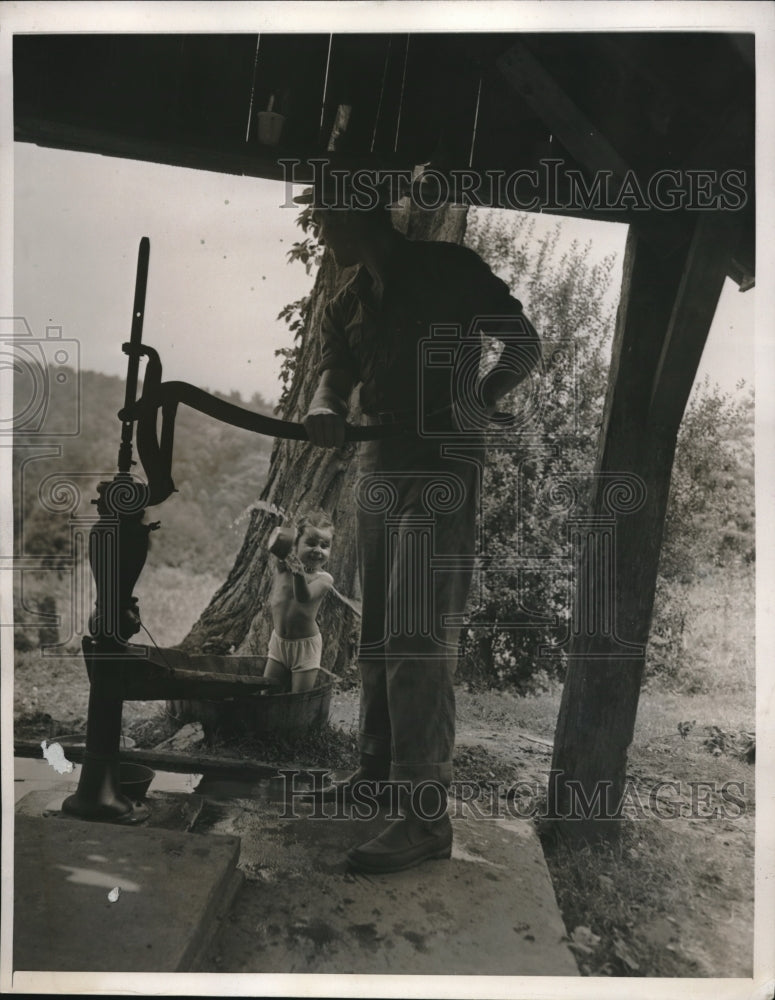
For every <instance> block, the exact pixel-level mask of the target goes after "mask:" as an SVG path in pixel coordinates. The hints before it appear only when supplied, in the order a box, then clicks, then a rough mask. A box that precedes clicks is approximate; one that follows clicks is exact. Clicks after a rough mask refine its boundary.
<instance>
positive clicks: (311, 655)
mask: <svg viewBox="0 0 775 1000" xmlns="http://www.w3.org/2000/svg"><path fill="white" fill-rule="evenodd" d="M322 652H323V637H322V636H321V635H320V633H319V632H318V634H317V635H310V636H307V637H306V639H283V638H281V637H280V636H279V635H278V634H277V633H276V632H272V637H271V638H270V640H269V650H268V653H267V655H268V657H269V658H270V659H272V660H277V661H278V662H279V663H282V664H283V666H284V667H287V668H288V669H289V670H292V671H293V672H294V673H302V672H303V671H306V670H317V669H318V668H319V667H320V655H321V653H322Z"/></svg>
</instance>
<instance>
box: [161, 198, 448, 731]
mask: <svg viewBox="0 0 775 1000" xmlns="http://www.w3.org/2000/svg"><path fill="white" fill-rule="evenodd" d="M394 224H395V226H396V228H397V229H399V230H401V231H402V232H404V233H405V234H406V235H407V236H408V237H409V238H410V239H425V240H446V241H448V242H455V243H460V242H462V240H463V237H464V235H465V225H466V210H465V209H461V208H457V207H449V208H443V209H441V210H439V211H435V212H424V211H422V210H420V209H418V208H417V207H416V206H414V205H412V206H411V207H409V208H407V209H402V210H401V211H400V212H396V213H395V214H394ZM352 273H353V272H352V270H351V269H350V270H347V271H339V270H338V269H337V267H336V265H335V264H334V262H333V259H332V257H331V255H330V253H329V252H328V251H326V252H325V254H324V256H323V259H322V262H321V264H320V267H319V270H318V274H317V277H316V279H315V284H314V287H313V290H312V293H311V302H310V306H309V310H308V313H307V322H306V324H305V326H304V329H303V330H302V333H301V336H300V346H299V353H298V358H297V362H296V367H295V369H294V372H293V378H292V382H291V386H290V389H289V392H288V396H287V399H286V402H285V405H284V407H283V411H282V414H281V415H282V417H283V418H284V419H286V420H296V421H298V420H300V419H301V418H302V416H303V415H304V414H305V413H306V411H307V407H308V405H309V402H310V400H311V398H312V395H313V393H314V392H315V389H316V388H317V383H318V372H317V366H318V362H319V358H320V342H319V337H318V330H319V328H320V321H321V318H322V315H323V310H324V309H325V306H326V305H327V303H328V302H329V301H330V299H331V298H332V297H333V296H334V295H335V294H336V292H337V291H338V290H339V289H340V288H341V287H342V286H343V284H344V283H345V282H346V281H347V280H348V279H349V278H350V277H351V276H352ZM354 395H355V396H357V393H355V394H354ZM348 419H349V420H350V421H351V422H353V423H357V422H359V419H360V415H359V413H358V411H357V407H356V406H355V400H353V401H352V405H351V409H350V416H349V418H348ZM356 449H357V445H356V444H352V443H351V444H347V445H345V447H344V448H342V449H340V450H329V449H322V448H316V447H314V446H313V445H311V444H309V443H308V442H306V441H285V440H277V441H275V444H274V448H273V450H272V456H271V462H270V469H269V476H268V479H267V482H266V484H265V486H264V488H263V490H262V492H261V499H262V500H265V501H268V502H269V503H272V504H274V505H275V506H277V507H279V508H281V509H283V510H284V511H286V512H287V513H288V514H290V515H294V514H295V513H296V512H297V511H299V510H303V509H304V508H306V507H320V508H322V509H324V510H325V511H326V512H327V513H328V514H329V515H330V516H331V517H332V518H333V521H334V525H335V531H334V540H333V545H332V554H331V559H330V562H329V566H328V569H329V571H330V572H331V574H332V576H333V578H334V586H335V592H333V593H330V594H329V596H328V597H327V598H326V599H325V600H324V602H323V604H322V605H321V609H320V613H319V615H318V622H319V624H320V630H321V632H322V634H323V657H322V664H321V665H322V666H323V667H324V668H325V669H326V670H329V671H331V672H332V673H335V674H337V675H340V676H341V675H342V674H344V673H345V672H346V671H348V670H349V669H351V668H353V666H354V662H355V658H356V652H357V645H358V637H359V631H360V619H359V616H358V614H357V612H356V610H354V607H355V608H357V607H358V602H359V599H360V583H359V580H358V568H357V552H356V544H355V537H356V525H355V500H354V495H355V494H354V484H355V479H356V475H357V461H353V459H354V457H355V452H356ZM276 523H277V522H276V520H275V518H274V517H273V516H272V515H271V514H270V513H268V512H265V511H263V510H255V511H253V512H252V514H251V518H250V522H249V524H248V528H247V531H246V534H245V539H244V541H243V543H242V547H241V549H240V551H239V553H238V555H237V558H236V560H235V562H234V566H233V567H232V569H231V571H230V573H229V575H228V577H227V579H226V580H225V582H224V583H223V585H222V586H221V587H220V588H219V589H218V590H217V591H216V593H215V594H214V595H213V597H212V599H211V601H210V603H209V605H208V606H207V608H206V609H205V610H204V611H203V612H202V615H201V616H200V618H199V620H198V621H197V622H196V623H195V624H194V626H193V628H192V629H191V631H190V632H189V634H188V635H187V636H186V638H185V639H184V640H183V642H182V644H181V648H182V649H184V650H185V651H186V652H189V653H194V652H209V653H220V654H226V653H228V652H229V651H232V652H234V653H236V654H242V655H263V654H265V652H266V649H267V646H268V643H269V637H270V634H271V631H272V622H271V617H270V615H269V611H268V606H267V605H268V596H269V591H270V588H271V583H272V566H271V560H270V557H269V554H268V552H267V548H266V546H267V540H268V536H269V534H270V532H271V530H272V528H273V527H274V526H275V524H276ZM172 707H173V709H174V710H176V711H177V712H178V714H180V713H181V712H182V713H183V714H186V706H185V705H184V704H181V703H174V705H173V706H172Z"/></svg>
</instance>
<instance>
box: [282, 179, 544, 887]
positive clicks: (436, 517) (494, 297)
mask: <svg viewBox="0 0 775 1000" xmlns="http://www.w3.org/2000/svg"><path fill="white" fill-rule="evenodd" d="M296 200H297V201H299V202H301V203H308V204H309V203H312V204H313V221H314V223H315V225H316V226H317V228H318V234H319V238H320V239H321V241H322V242H323V243H324V244H325V245H326V246H327V247H329V249H330V250H331V252H332V254H333V256H334V259H335V261H336V263H337V265H339V266H340V267H350V266H353V265H359V267H358V270H357V271H356V272H355V275H354V277H353V278H352V279H351V280H350V281H349V282H348V284H347V285H346V286H345V287H344V288H343V289H342V290H341V291H340V292H339V294H338V295H336V297H335V298H334V299H333V300H332V301H331V302H330V303H329V305H328V306H327V308H326V311H325V314H324V318H323V321H322V328H321V331H320V334H321V341H322V343H321V362H320V368H319V371H320V382H319V385H318V389H317V392H316V393H315V395H314V397H313V399H312V401H311V403H310V406H309V411H308V413H307V415H306V417H305V418H304V425H305V427H306V429H307V432H308V434H309V437H310V440H311V441H312V442H313V443H315V444H317V445H320V446H322V447H327V448H338V447H341V446H342V444H343V443H344V434H345V426H346V424H345V417H346V414H347V409H348V400H349V399H350V395H351V392H352V390H353V388H354V387H355V386H356V385H357V384H358V383H360V405H361V410H362V412H363V414H364V417H365V419H366V420H368V421H369V422H371V423H390V424H394V425H395V432H396V433H395V434H394V435H393V436H391V437H388V438H385V439H383V440H380V441H374V442H367V443H364V444H362V445H361V451H360V455H359V465H360V469H359V472H360V484H359V489H358V501H359V503H358V506H359V510H358V553H359V566H360V578H361V589H362V597H363V608H362V621H361V641H360V649H359V662H360V671H361V681H362V689H361V706H360V734H359V747H360V766H359V768H358V770H357V771H356V772H355V773H354V774H353V775H352V776H351V777H350V778H349V779H348V780H347V781H346V782H345V783H344V784H343V785H339V786H335V788H334V789H333V790H332V791H333V794H334V795H335V796H339V797H341V798H343V799H344V800H348V799H349V800H350V801H352V799H353V797H354V796H355V793H357V791H358V789H359V786H361V789H364V788H366V787H368V786H369V785H370V783H380V782H386V781H388V780H390V781H391V782H396V783H398V784H399V785H401V786H402V787H403V788H404V793H403V795H402V798H401V810H400V818H399V819H397V820H395V821H393V822H391V823H390V824H389V825H388V826H387V827H386V829H385V830H384V831H383V832H382V833H381V834H380V835H379V836H378V837H376V838H374V839H373V840H371V841H369V842H368V843H365V844H363V845H361V846H359V847H357V848H355V849H354V850H352V851H351V852H350V853H349V855H348V860H349V862H350V865H351V866H352V867H354V868H356V869H359V870H361V871H367V872H391V871H399V870H402V869H404V868H408V867H411V866H413V865H416V864H419V863H420V862H422V861H425V860H427V859H429V858H443V857H449V856H450V853H451V847H452V828H451V824H450V821H449V817H448V816H447V814H446V789H447V788H448V786H449V783H450V781H451V779H452V754H453V748H454V735H455V696H454V687H453V683H454V673H455V666H456V660H457V645H458V637H459V631H460V622H461V620H462V617H461V616H462V615H463V612H464V609H465V604H466V598H467V595H468V589H469V585H470V581H471V575H472V570H473V560H474V556H475V549H476V547H475V537H476V515H477V509H478V493H479V485H480V478H481V476H480V474H481V468H482V462H483V447H482V430H483V428H484V427H486V425H487V419H488V418H489V417H493V416H494V414H495V410H496V404H497V401H498V399H499V398H500V397H501V396H502V395H503V394H504V393H506V392H508V391H509V390H510V389H511V388H513V387H514V386H515V385H517V384H518V383H519V382H520V381H522V379H524V378H525V377H526V376H527V375H528V374H529V373H530V371H531V370H532V369H533V368H534V367H535V366H536V365H537V364H538V362H539V360H540V345H539V340H538V335H537V334H536V332H535V330H534V328H533V327H532V326H531V325H530V323H529V322H528V321H527V320H526V319H525V318H524V316H523V315H522V306H521V304H520V303H519V302H518V301H517V300H516V299H514V298H512V297H511V295H510V293H509V289H508V287H507V286H506V284H505V283H504V282H503V281H501V280H500V279H499V278H497V277H495V275H493V273H492V272H491V271H490V270H489V268H488V267H487V266H486V265H485V264H484V262H483V261H482V260H481V259H480V258H479V257H478V256H477V255H476V254H475V253H473V251H471V250H469V249H467V248H465V247H461V246H458V245H457V244H451V243H440V242H427V243H426V242H412V241H410V240H407V239H406V238H404V237H403V236H402V235H401V234H400V233H399V232H398V231H396V230H395V229H394V228H393V226H392V222H391V216H390V213H389V211H388V208H387V206H386V200H387V199H386V197H385V196H383V197H382V198H381V199H380V202H379V204H377V205H376V207H374V208H371V209H369V210H358V209H356V208H355V207H350V206H349V205H348V203H347V202H346V201H344V202H342V201H340V202H339V204H338V205H336V206H334V205H332V204H331V201H330V199H329V197H328V193H327V192H325V191H322V190H318V191H316V192H313V191H312V190H310V191H308V192H306V193H305V194H304V195H302V196H301V197H300V198H298V199H296ZM353 205H354V203H353ZM324 206H325V207H324ZM482 330H484V331H486V332H488V333H490V334H493V335H499V339H502V340H503V341H504V344H505V346H504V350H503V353H502V354H501V357H500V359H499V361H498V362H497V363H496V365H495V366H494V367H493V368H492V370H491V371H489V372H488V373H487V374H486V375H485V377H484V378H483V379H480V377H479V362H480V356H481V349H482V340H481V331H482ZM434 338H437V339H434ZM436 344H438V346H439V351H437V352H436V355H437V356H434V354H433V351H434V349H435V345H436ZM424 357H425V358H426V359H427V363H423V358H424ZM496 419H498V418H497V417H496ZM477 421H478V422H477ZM466 427H469V428H470V431H471V432H470V434H465V433H463V434H462V435H461V431H465V428H466Z"/></svg>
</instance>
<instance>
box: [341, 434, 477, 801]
mask: <svg viewBox="0 0 775 1000" xmlns="http://www.w3.org/2000/svg"><path fill="white" fill-rule="evenodd" d="M464 453H465V454H466V458H467V459H469V460H466V459H461V458H459V457H444V458H442V457H441V454H440V446H439V445H437V444H436V445H432V444H430V443H428V442H424V441H417V440H416V439H408V440H407V439H399V440H396V441H390V442H382V443H379V444H376V443H375V444H372V445H366V446H365V447H364V448H363V451H362V453H361V462H360V479H359V484H358V489H357V503H358V555H359V564H360V574H361V588H362V596H363V611H362V622H361V644H360V650H359V657H360V670H361V680H362V688H361V707H360V749H361V752H362V753H363V754H364V755H368V757H369V758H371V759H372V760H373V759H375V758H376V760H377V761H378V762H380V763H381V764H382V766H383V767H386V766H387V763H388V762H390V777H391V779H392V780H394V781H401V780H408V781H410V782H412V783H413V784H416V783H418V782H421V781H424V780H434V781H438V782H441V783H443V784H445V785H448V784H449V782H450V781H451V780H452V754H453V748H454V742H455V693H454V687H453V684H454V675H455V668H456V665H457V648H458V639H459V634H460V627H461V624H462V615H463V613H464V610H465V606H466V599H467V597H468V590H469V586H470V582H471V576H472V571H473V557H474V552H475V549H476V544H475V543H476V517H477V512H478V506H479V479H480V471H481V459H482V452H481V450H479V449H465V452H464Z"/></svg>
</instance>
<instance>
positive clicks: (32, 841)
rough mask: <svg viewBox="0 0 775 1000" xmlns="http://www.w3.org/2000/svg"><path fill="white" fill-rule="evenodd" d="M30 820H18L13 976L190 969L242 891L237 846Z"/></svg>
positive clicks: (222, 839) (64, 820) (224, 840)
mask: <svg viewBox="0 0 775 1000" xmlns="http://www.w3.org/2000/svg"><path fill="white" fill-rule="evenodd" d="M24 813H25V811H24V809H22V811H21V812H19V813H17V815H16V817H15V824H16V826H15V837H14V843H15V868H14V878H15V892H14V897H15V898H14V969H15V970H17V971H70V972H101V971H115V972H181V971H188V970H189V969H191V968H192V966H193V964H194V963H195V962H196V961H197V959H198V957H199V952H200V951H201V949H202V948H204V947H206V945H207V942H208V940H209V938H210V936H211V934H212V930H213V925H214V923H215V922H216V921H217V919H218V916H219V915H221V914H222V912H223V910H224V905H228V904H229V903H231V901H232V899H233V897H234V894H235V892H236V888H237V887H238V884H239V881H240V877H239V875H238V874H237V869H236V865H237V860H238V858H239V841H238V840H237V839H236V838H235V837H231V836H216V837H203V836H199V835H197V834H190V833H188V834H187V833H180V832H176V831H171V830H164V829H153V828H148V827H135V828H125V827H120V826H112V825H110V824H106V823H86V822H84V821H82V820H78V819H73V818H71V817H65V816H59V817H55V816H52V817H49V818H44V817H41V816H29V815H25V814H24ZM116 887H117V888H118V890H119V894H118V898H117V899H115V901H111V897H110V896H109V893H111V890H114V889H115V888H116ZM114 895H115V894H114Z"/></svg>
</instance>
